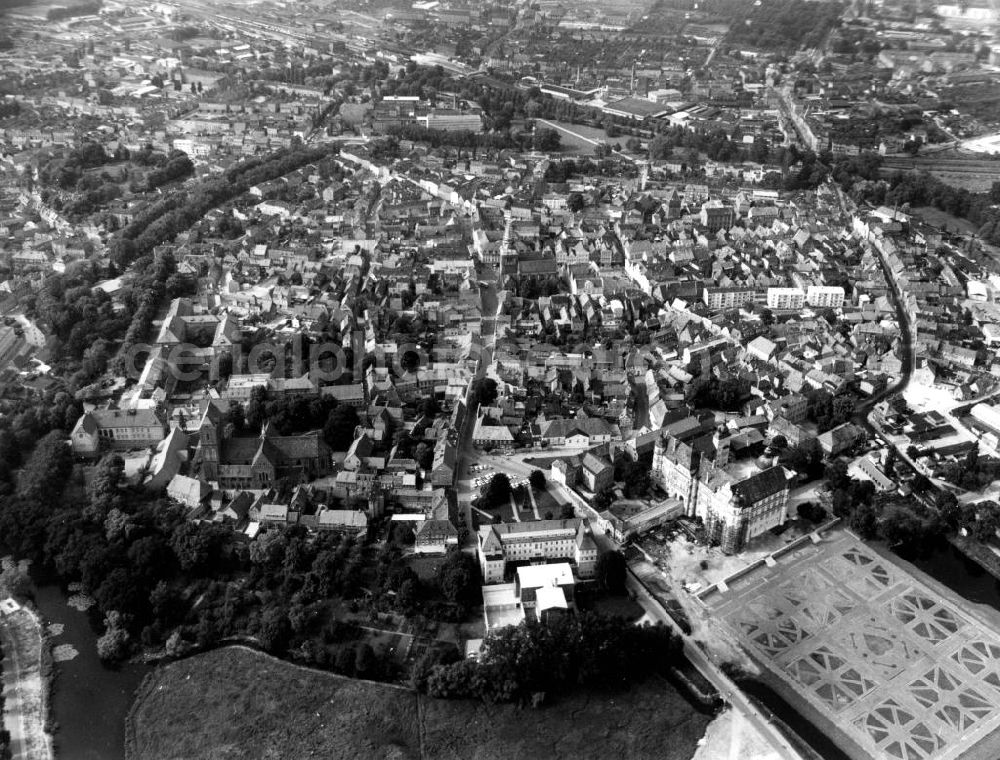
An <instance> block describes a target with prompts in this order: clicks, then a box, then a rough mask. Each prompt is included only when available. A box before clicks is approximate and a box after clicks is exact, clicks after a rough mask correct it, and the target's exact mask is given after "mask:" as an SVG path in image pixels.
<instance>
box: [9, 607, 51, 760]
mask: <svg viewBox="0 0 1000 760" xmlns="http://www.w3.org/2000/svg"><path fill="white" fill-rule="evenodd" d="M31 615H32V613H30V612H28V611H27V610H23V609H22V610H20V611H18V612H15V613H12V614H11V615H7V616H4V615H3V614H0V641H2V643H3V651H4V661H3V665H2V667H3V681H2V683H3V693H4V700H5V701H4V715H3V724H4V725H5V726H6V728H7V730H8V731H9V732H10V745H11V755H12V757H13V760H51V758H52V757H53V752H52V743H51V739H50V738H49V736H48V734H46V733H45V729H44V725H43V724H42V720H43V718H42V716H41V715H38V714H36V713H37V712H38V711H37V710H35V709H33V708H32V703H33V702H34V701H35V699H34V698H33V697H32V696H30V695H29V694H28V692H27V688H28V687H27V686H26V682H27V681H28V680H34V681H35V682H36V683H35V687H36V688H37V687H39V686H40V683H41V682H40V680H39V679H40V678H41V674H40V671H41V664H40V661H38V660H36V661H34V662H26V661H25V660H24V658H25V656H27V655H31V654H33V655H34V656H35V657H38V658H40V657H41V648H40V643H41V640H40V638H39V639H38V644H39V647H38V649H37V652H35V653H30V652H23V651H21V650H20V648H19V647H18V646H17V644H16V641H15V638H14V633H13V632H12V629H11V627H10V624H11V623H12V622H13V619H14V618H15V616H25V617H31ZM32 624H33V625H37V621H36V622H33V623H32ZM39 635H40V631H39ZM32 671H36V672H32ZM37 696H38V695H35V697H37ZM25 706H27V713H26V711H25ZM28 737H33V738H35V739H37V741H34V742H32V741H29V740H28ZM39 744H40V745H41V746H38V745H39Z"/></svg>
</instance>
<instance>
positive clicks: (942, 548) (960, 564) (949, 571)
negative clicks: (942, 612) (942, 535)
mask: <svg viewBox="0 0 1000 760" xmlns="http://www.w3.org/2000/svg"><path fill="white" fill-rule="evenodd" d="M897 553H898V554H899V556H900V557H902V558H903V559H905V560H906V561H907V562H909V563H910V564H912V565H914V566H915V567H916V568H917V569H918V570H922V571H923V572H925V573H927V575H929V576H931V577H932V578H934V580H936V581H938V582H939V583H941V584H943V585H945V586H947V587H948V588H950V589H951V590H952V591H954V592H955V593H956V594H959V595H960V596H963V597H965V598H966V599H968V600H969V601H970V602H976V603H977V604H988V605H989V606H990V607H993V608H994V609H996V610H1000V581H998V580H997V579H996V578H994V577H993V576H992V575H990V573H988V572H987V571H986V570H984V569H983V567H982V566H981V565H980V564H979V563H977V562H974V561H973V560H971V559H969V558H968V557H966V556H965V555H964V554H962V552H961V551H959V550H958V549H956V548H955V547H954V546H952V545H951V544H950V543H948V542H947V541H944V540H942V541H941V542H940V543H938V544H936V545H935V546H934V547H933V548H932V549H931V550H930V551H929V552H922V553H917V552H913V551H907V550H905V549H904V550H900V551H899V552H897Z"/></svg>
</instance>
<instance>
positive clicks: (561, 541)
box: [478, 518, 597, 583]
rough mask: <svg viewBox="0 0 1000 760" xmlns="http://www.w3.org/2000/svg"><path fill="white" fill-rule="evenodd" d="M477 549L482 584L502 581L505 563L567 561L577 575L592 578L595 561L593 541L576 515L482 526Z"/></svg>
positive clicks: (582, 521) (595, 551)
mask: <svg viewBox="0 0 1000 760" xmlns="http://www.w3.org/2000/svg"><path fill="white" fill-rule="evenodd" d="M478 549H479V567H480V569H481V570H482V573H483V581H484V582H485V583H500V582H502V581H503V579H504V574H505V572H506V570H507V563H508V562H525V563H528V562H547V561H551V560H558V559H563V560H571V561H572V562H573V563H574V564H575V565H576V572H577V575H579V576H580V577H581V578H590V577H592V576H593V574H594V567H595V565H596V564H597V544H595V543H594V539H593V537H592V536H591V535H590V530H589V529H588V528H587V523H586V521H585V520H582V519H580V518H572V519H569V520H533V521H531V522H519V523H500V524H493V525H483V526H482V527H480V529H479V536H478Z"/></svg>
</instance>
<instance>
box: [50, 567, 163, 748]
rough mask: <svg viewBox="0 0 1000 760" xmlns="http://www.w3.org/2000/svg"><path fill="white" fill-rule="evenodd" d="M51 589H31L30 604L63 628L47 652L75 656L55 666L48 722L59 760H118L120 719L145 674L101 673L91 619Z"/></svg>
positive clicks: (131, 669) (131, 670) (136, 668)
mask: <svg viewBox="0 0 1000 760" xmlns="http://www.w3.org/2000/svg"><path fill="white" fill-rule="evenodd" d="M66 601H67V595H66V594H64V593H63V591H62V590H61V589H60V588H59V587H58V586H54V585H45V586H39V587H37V588H36V589H35V602H36V604H37V605H38V608H39V610H40V611H41V613H42V617H43V618H44V619H45V621H46V622H47V623H57V624H61V625H62V626H63V632H62V633H61V634H60V635H58V636H53V637H52V639H51V642H52V646H53V647H57V646H59V645H61V644H68V645H70V646H72V647H73V648H74V649H76V650H77V652H78V654H77V656H76V657H75V658H74V659H72V660H69V661H66V662H61V663H57V676H56V683H55V690H54V693H53V695H52V718H53V720H54V721H55V723H56V730H55V739H56V750H57V756H58V757H59V758H60V760H123V758H124V757H125V716H126V715H127V714H128V710H129V707H130V706H131V704H132V697H133V694H134V693H135V690H136V689H137V688H138V687H139V683H140V682H141V681H142V678H143V676H144V675H145V674H146V673H148V672H149V668H148V667H146V666H142V665H125V666H123V667H121V668H117V669H111V668H108V667H106V666H105V665H104V664H103V663H102V662H101V660H100V658H99V657H98V656H97V636H98V634H97V632H96V631H95V630H94V628H93V627H92V626H91V623H90V616H89V615H88V614H87V613H86V612H79V611H78V610H76V609H74V608H73V607H70V606H69V605H68V604H67V603H66Z"/></svg>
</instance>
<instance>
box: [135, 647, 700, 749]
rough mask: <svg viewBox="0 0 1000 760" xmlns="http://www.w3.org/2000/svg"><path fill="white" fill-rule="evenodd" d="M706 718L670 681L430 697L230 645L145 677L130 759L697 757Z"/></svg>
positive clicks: (168, 666) (138, 704) (136, 709)
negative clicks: (504, 697) (544, 702)
mask: <svg viewBox="0 0 1000 760" xmlns="http://www.w3.org/2000/svg"><path fill="white" fill-rule="evenodd" d="M708 722H709V716H707V715H703V714H701V713H699V712H697V711H695V710H694V708H693V707H691V706H690V705H689V704H688V702H687V701H685V699H684V698H683V697H682V696H681V695H680V694H678V693H677V692H676V691H675V690H674V689H673V687H671V686H670V685H669V684H667V683H665V682H662V681H655V680H650V681H649V682H647V683H645V684H640V685H638V686H636V687H635V688H633V689H632V690H631V691H629V692H626V693H615V694H610V695H595V694H581V695H577V696H573V697H570V698H566V699H562V700H559V701H557V702H555V703H554V704H550V705H548V706H546V707H544V708H542V709H537V710H534V709H519V708H517V707H514V706H511V705H499V706H488V705H485V704H482V703H479V702H472V701H445V700H435V699H429V698H426V697H421V696H418V695H417V694H416V693H414V692H411V691H408V690H406V689H402V688H397V687H392V686H388V685H383V684H375V683H370V682H366V681H356V680H353V679H350V678H344V677H342V676H337V675H333V674H329V673H322V672H318V671H312V670H308V669H305V668H300V667H297V666H295V665H290V664H288V663H285V662H282V661H281V660H277V659H275V658H273V657H269V656H267V655H264V654H260V653H258V652H254V651H251V650H249V649H245V648H241V647H229V648H226V649H219V650H215V651H213V652H209V653H206V654H203V655H198V656H196V657H192V658H189V659H186V660H181V661H179V662H175V663H172V664H170V665H166V666H164V667H162V668H160V669H159V670H157V671H156V672H155V673H154V674H153V675H152V676H150V677H149V679H147V681H146V682H145V683H144V685H143V688H142V689H141V690H140V693H139V696H138V698H137V700H136V703H135V705H134V706H133V710H132V714H131V715H130V718H129V727H128V733H129V740H128V747H129V751H128V758H129V760H175V759H176V760H181V759H182V758H183V760H201V759H202V758H204V759H205V760H208V758H211V759H212V760H228V759H229V758H233V759H234V760H235V758H240V759H241V760H243V759H244V758H246V759H247V760H254V759H260V760H264V759H267V760H272V759H273V760H279V759H280V760H284V759H285V758H310V757H313V758H323V759H324V760H340V758H343V759H344V760H348V758H350V759H351V760H353V759H354V758H373V759H375V758H378V759H381V758H385V759H386V760H410V759H411V758H412V759H414V760H466V759H467V758H475V759H476V760H521V758H535V757H546V758H552V759H553V760H570V758H573V760H590V759H591V758H593V759H594V760H605V758H607V757H616V758H622V759H623V760H624V759H628V758H635V759H636V760H639V759H640V758H651V757H656V758H658V760H690V758H691V757H692V756H693V755H694V751H695V747H696V745H697V742H698V740H699V739H701V738H702V736H704V733H705V728H706V726H707V725H708Z"/></svg>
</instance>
